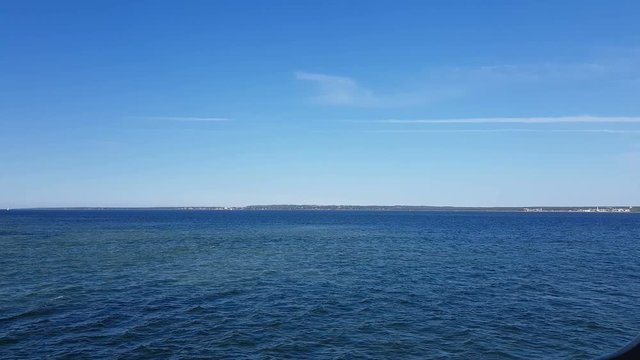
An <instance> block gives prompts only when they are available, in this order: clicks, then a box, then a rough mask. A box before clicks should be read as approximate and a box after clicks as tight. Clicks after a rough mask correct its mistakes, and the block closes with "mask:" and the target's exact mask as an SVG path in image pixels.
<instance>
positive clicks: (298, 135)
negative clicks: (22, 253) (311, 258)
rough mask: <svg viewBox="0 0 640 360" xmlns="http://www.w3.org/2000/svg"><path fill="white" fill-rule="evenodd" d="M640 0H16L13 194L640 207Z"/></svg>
mask: <svg viewBox="0 0 640 360" xmlns="http://www.w3.org/2000/svg"><path fill="white" fill-rule="evenodd" d="M638 16H640V2H637V1H607V2H604V1H589V0H580V1H180V2H179V1H155V0H154V1H100V2H97V1H96V2H94V1H41V2H39V1H29V0H20V1H11V0H9V1H2V2H0V33H1V34H2V39H1V40H0V69H1V70H0V71H1V72H0V95H1V96H0V145H1V146H2V150H1V151H0V206H2V207H34V206H187V205H189V206H197V205H202V206H205V205H208V206H236V205H247V204H267V203H269V204H271V203H298V204H383V205H391V204H409V205H461V206H462V205H464V206H534V205H640V180H639V179H640V99H639V98H638V97H639V94H640V21H638Z"/></svg>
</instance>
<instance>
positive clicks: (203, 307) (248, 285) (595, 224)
mask: <svg viewBox="0 0 640 360" xmlns="http://www.w3.org/2000/svg"><path fill="white" fill-rule="evenodd" d="M0 274H1V275H0V358H2V359H43V358H51V359H114V358H122V359H169V358H170V359H210V358H227V359H282V358H288V359H365V358H375V359H534V358H536V359H592V358H595V357H598V356H602V355H606V354H607V353H610V352H612V351H615V350H617V349H618V348H620V347H622V346H623V345H625V344H626V343H627V342H629V341H630V340H632V339H633V338H634V337H636V336H637V335H638V334H640V214H633V213H631V214H600V213H516V212H400V211H398V212H396V211H380V212H375V211H160V210H156V211H152V210H148V211H134V210H127V211H107V210H105V211H79V210H78V211H54V210H42V211H28V210H21V211H2V212H0Z"/></svg>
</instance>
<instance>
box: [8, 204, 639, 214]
mask: <svg viewBox="0 0 640 360" xmlns="http://www.w3.org/2000/svg"><path fill="white" fill-rule="evenodd" d="M7 210H11V209H7ZM13 210H184V211H505V212H588V213H590V212H598V213H629V212H640V207H638V206H546V207H545V206H542V207H540V206H536V207H465V206H462V207H461V206H415V205H249V206H231V207H229V206H182V207H55V208H28V209H27V208H22V209H13Z"/></svg>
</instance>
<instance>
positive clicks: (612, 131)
mask: <svg viewBox="0 0 640 360" xmlns="http://www.w3.org/2000/svg"><path fill="white" fill-rule="evenodd" d="M362 132H367V133H392V134H393V133H398V134H403V133H408V134H412V133H575V134H580V133H592V134H638V135H640V130H629V129H384V130H362Z"/></svg>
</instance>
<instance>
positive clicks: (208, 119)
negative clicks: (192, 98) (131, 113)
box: [138, 116, 231, 122]
mask: <svg viewBox="0 0 640 360" xmlns="http://www.w3.org/2000/svg"><path fill="white" fill-rule="evenodd" d="M138 118H140V119H147V120H166V121H184V122H218V121H231V119H229V118H225V117H191V116H141V117H138Z"/></svg>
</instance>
